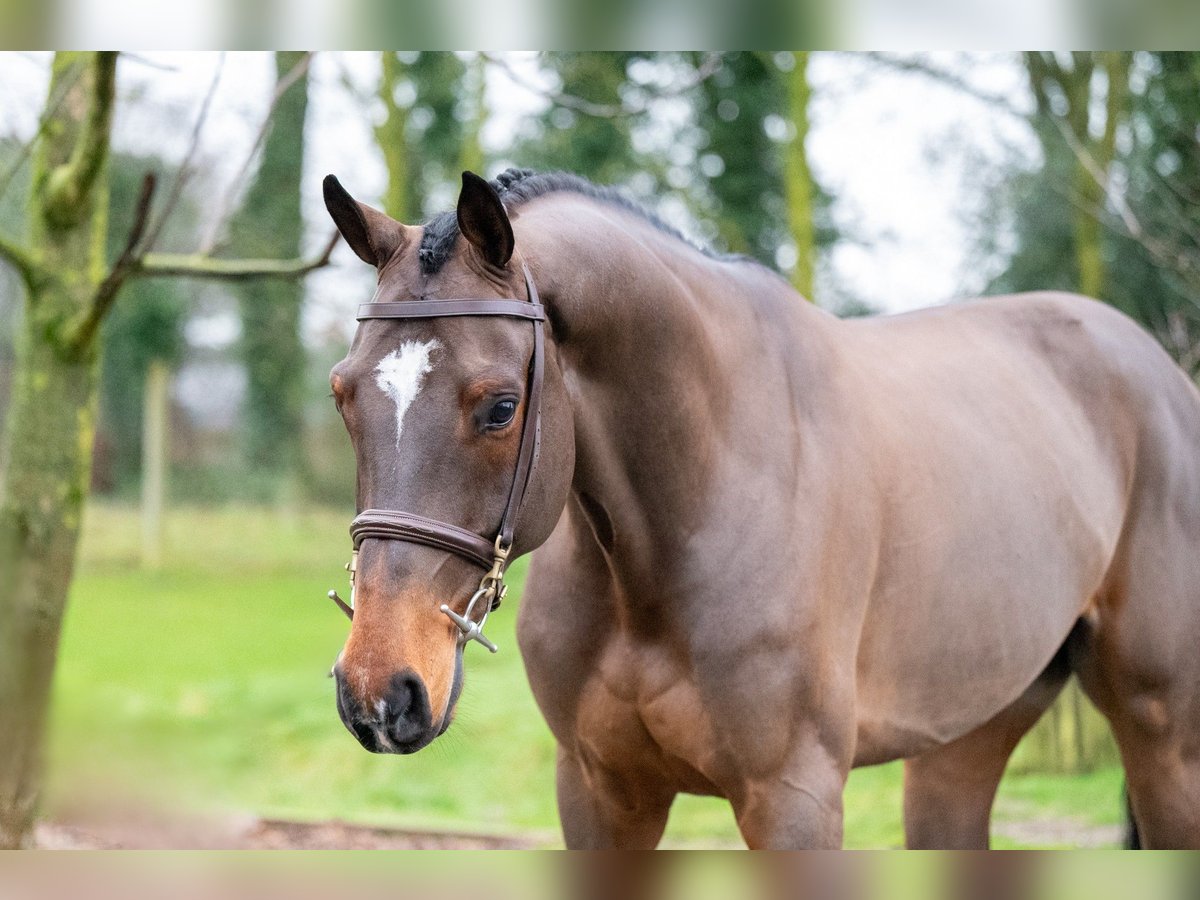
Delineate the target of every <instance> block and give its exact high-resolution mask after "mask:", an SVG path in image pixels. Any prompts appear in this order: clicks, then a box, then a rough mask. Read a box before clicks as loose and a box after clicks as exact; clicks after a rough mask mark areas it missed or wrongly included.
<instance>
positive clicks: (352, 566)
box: [326, 550, 358, 622]
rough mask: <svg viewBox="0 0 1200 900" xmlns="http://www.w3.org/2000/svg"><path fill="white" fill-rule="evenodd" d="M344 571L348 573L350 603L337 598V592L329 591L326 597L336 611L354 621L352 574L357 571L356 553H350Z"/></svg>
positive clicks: (355, 551) (353, 551)
mask: <svg viewBox="0 0 1200 900" xmlns="http://www.w3.org/2000/svg"><path fill="white" fill-rule="evenodd" d="M346 571H347V572H349V573H350V602H349V603H347V602H346V601H345V600H343V599H342V598H341V597H339V596H338V592H337V591H330V592H329V593H328V594H327V595H326V596H327V597H329V599H330V600H332V601H333V602H334V603H336V604H337V605H338V609H340V610H341V611H342V612H344V613H345V614H346V618H347V619H349V620H350V621H351V622H353V621H354V573H355V572H357V571H358V551H357V550H352V551H351V552H350V562H348V563H346Z"/></svg>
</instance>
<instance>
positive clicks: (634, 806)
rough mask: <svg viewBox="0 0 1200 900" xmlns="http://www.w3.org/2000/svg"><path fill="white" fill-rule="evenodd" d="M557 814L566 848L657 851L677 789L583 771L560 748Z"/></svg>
mask: <svg viewBox="0 0 1200 900" xmlns="http://www.w3.org/2000/svg"><path fill="white" fill-rule="evenodd" d="M557 788H558V816H559V819H560V820H561V822H562V830H563V839H564V841H565V842H566V845H567V849H568V850H653V849H654V848H655V847H656V846H658V841H659V839H660V838H661V837H662V833H663V829H665V828H666V826H667V815H668V813H669V812H670V811H671V801H672V800H674V799H675V794H674V792H673V791H668V790H667V789H665V788H663V787H662V786H661V785H659V784H657V783H654V782H652V781H650V780H649V779H647V781H646V782H644V783H643V782H641V781H635V780H628V779H617V778H614V777H613V776H611V775H608V774H596V775H594V777H590V778H589V777H588V776H587V775H585V773H584V770H583V766H582V765H581V764H580V763H579V761H578V760H577V759H576V758H575V757H574V756H573V755H571V754H570V753H568V752H566V751H565V750H563V749H562V748H561V747H560V748H559V750H558V773H557Z"/></svg>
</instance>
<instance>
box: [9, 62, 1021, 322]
mask: <svg viewBox="0 0 1200 900" xmlns="http://www.w3.org/2000/svg"><path fill="white" fill-rule="evenodd" d="M510 58H511V59H512V60H513V62H514V64H515V65H516V66H517V67H518V68H520V69H521V70H522V71H524V72H527V73H528V72H532V58H531V57H530V56H529V55H528V54H512V55H511V57H510ZM930 59H931V61H932V62H934V63H936V64H938V65H940V66H943V67H946V68H951V69H954V70H956V71H962V72H965V73H967V74H969V77H970V80H971V82H972V83H973V84H976V85H978V86H979V87H981V88H983V89H985V90H987V91H988V92H989V93H992V94H1001V95H1004V96H1007V97H1010V98H1011V102H1012V103H1013V104H1014V105H1017V106H1023V105H1024V104H1026V103H1027V99H1026V95H1025V90H1024V86H1023V80H1022V75H1021V70H1020V67H1019V66H1018V65H1017V64H1016V62H1015V60H1014V59H1013V58H1011V57H1009V56H1003V55H997V54H983V55H971V56H964V55H955V54H936V55H934V56H932V57H930ZM218 60H219V55H218V54H215V53H199V52H190V53H147V54H142V55H140V57H138V58H133V59H128V58H127V59H126V60H125V61H124V62H123V63H122V68H121V70H120V76H119V77H120V91H121V95H122V97H125V98H130V99H133V98H140V99H144V100H146V101H152V102H146V103H135V102H131V103H124V104H121V105H120V106H119V107H118V110H119V112H118V119H117V124H116V142H117V145H118V146H119V147H121V148H123V149H127V150H134V151H141V152H150V151H154V152H158V153H160V154H162V155H164V156H166V157H168V158H172V159H177V158H179V157H181V156H182V154H183V152H184V150H185V149H186V146H187V143H188V140H189V137H190V133H191V128H192V123H193V121H194V118H195V116H196V113H197V111H198V109H199V105H200V102H201V99H202V98H203V96H204V94H205V91H206V90H207V88H208V84H209V82H210V80H211V78H212V74H213V72H214V70H215V67H216V65H217V64H218ZM47 62H48V57H47V55H45V54H30V53H0V85H3V87H4V90H3V91H0V134H12V133H14V132H15V133H16V134H18V135H21V136H27V135H28V134H30V133H31V132H32V129H33V128H34V127H35V125H36V119H37V115H38V113H39V111H40V108H41V104H42V101H43V99H44V93H45V89H46V79H47V77H48V73H47ZM377 65H378V63H377V55H376V54H373V53H321V54H318V55H317V56H316V58H315V61H314V66H313V71H312V78H311V91H312V92H311V96H310V115H309V121H308V143H307V145H306V162H305V168H306V173H307V174H306V178H305V183H304V189H303V190H304V204H303V208H304V212H305V216H306V220H307V222H308V235H307V241H308V243H309V244H310V245H312V246H314V247H315V246H316V245H318V244H320V243H321V242H322V241H323V240H324V239H325V237H326V236H327V234H328V233H329V230H330V228H331V225H330V223H329V221H328V217H327V215H326V213H325V211H324V207H323V205H322V202H321V199H320V181H321V178H322V177H323V176H324V175H325V174H326V173H328V172H335V173H336V174H337V175H338V176H339V178H341V180H342V181H343V183H344V184H346V185H347V187H348V188H349V189H350V190H351V191H352V192H353V193H354V194H355V195H356V196H358V197H359V198H360V199H363V200H366V201H367V202H370V201H371V200H373V199H376V198H378V196H379V195H380V193H381V192H382V189H383V186H384V169H383V164H382V160H381V158H380V156H379V152H378V149H377V148H376V147H375V144H374V138H373V135H372V132H371V126H372V122H371V121H370V112H369V109H368V108H367V107H365V106H363V105H362V104H360V103H358V102H357V101H355V100H354V99H353V98H352V97H351V96H350V94H349V93H348V91H347V88H346V86H345V84H344V79H345V78H348V79H349V81H350V82H352V83H356V84H357V85H359V87H360V88H361V89H362V91H363V92H365V93H368V94H369V93H370V91H371V89H372V86H373V85H372V82H373V78H374V73H375V71H376V67H377ZM273 75H274V68H273V61H272V59H271V56H270V54H267V53H259V52H250V53H229V54H226V55H225V64H224V69H223V72H222V76H221V82H220V85H219V88H218V92H217V94H216V96H215V99H214V103H213V107H212V112H211V113H210V117H209V122H208V126H207V128H206V130H205V132H204V138H203V143H202V154H203V158H204V160H205V162H206V164H207V165H208V166H209V167H210V169H211V171H212V173H213V176H214V178H215V180H216V183H217V184H220V185H222V188H221V190H220V191H218V192H217V196H215V197H214V198H213V201H212V204H211V206H210V212H215V211H216V210H217V209H219V208H220V205H221V203H220V195H221V194H222V193H223V192H224V190H225V187H224V186H225V185H228V184H230V183H232V182H233V181H234V180H235V178H236V176H237V173H238V172H239V171H240V169H241V168H242V166H243V164H244V162H245V160H246V156H247V153H248V151H249V148H250V145H251V143H252V141H253V139H254V134H255V132H256V130H257V127H258V123H259V122H260V120H261V116H262V112H263V110H264V108H265V105H266V102H267V99H268V97H269V95H270V92H271V83H272V79H273ZM810 77H811V80H812V83H813V105H812V109H811V119H812V124H811V130H810V135H809V143H808V152H809V156H810V161H811V165H812V168H813V171H814V174H815V175H816V177H817V178H818V180H819V181H820V183H821V184H822V185H824V187H825V188H826V189H827V190H829V191H830V192H831V193H832V195H833V196H834V198H835V215H836V216H837V218H838V220H839V221H840V222H842V223H848V224H851V225H852V226H853V229H854V231H855V232H856V233H857V234H858V235H859V236H861V237H864V238H866V239H868V241H869V243H867V244H865V245H861V246H860V245H846V246H843V247H840V248H839V249H837V250H836V252H835V253H833V254H832V257H831V259H829V260H827V261H826V262H827V263H828V265H829V267H830V270H829V271H827V272H826V273H825V274H824V276H823V277H824V278H826V279H828V278H833V279H835V280H836V281H837V282H838V283H840V284H842V285H844V286H845V287H846V288H847V289H848V290H849V291H850V292H851V293H853V294H854V295H856V296H857V297H858V298H859V299H862V300H864V301H866V302H867V303H869V304H871V305H872V306H874V307H876V308H879V309H883V310H888V311H899V310H904V309H911V308H916V307H920V306H927V305H931V304H935V303H941V302H945V301H947V300H949V299H952V298H954V297H956V296H962V295H964V294H970V293H972V292H976V291H978V290H980V289H981V288H982V286H983V284H984V282H985V281H986V276H987V274H988V273H986V272H980V271H978V267H977V266H973V265H972V262H973V261H972V259H971V255H970V241H971V235H970V234H968V233H967V230H966V229H965V228H964V225H963V223H962V220H961V215H960V214H961V213H962V212H963V211H964V210H966V209H969V208H970V207H972V206H973V205H975V204H977V203H978V202H979V199H980V197H979V193H978V192H979V187H978V184H977V182H976V181H975V180H973V179H972V174H973V172H974V170H975V168H976V167H977V166H978V165H980V161H981V160H995V159H997V158H999V157H1000V156H1001V155H1003V154H1006V153H1011V152H1013V151H1014V150H1015V152H1018V153H1020V154H1023V155H1031V154H1033V153H1035V152H1036V150H1035V149H1034V147H1035V145H1034V142H1033V140H1032V136H1031V135H1029V134H1028V133H1027V130H1026V129H1025V128H1024V126H1023V125H1021V124H1020V123H1019V122H1017V121H1015V120H1014V119H1012V118H1011V117H1009V116H1007V115H1006V114H1005V113H1003V112H1000V111H998V110H996V109H994V108H992V107H989V106H987V105H985V104H984V103H982V102H980V101H977V100H974V99H971V98H969V97H967V96H965V95H964V94H963V93H962V92H960V91H956V90H954V89H952V88H949V87H945V86H942V85H939V84H936V83H933V82H931V81H930V80H928V79H926V78H924V77H922V76H919V75H906V74H898V73H895V72H892V71H889V70H884V69H881V68H879V67H878V66H877V65H876V64H874V63H871V62H870V61H867V60H864V59H862V58H857V57H855V56H854V55H853V54H848V53H836V52H829V53H817V54H814V56H813V58H812V63H811V66H810ZM488 102H489V106H490V107H491V109H492V110H493V118H492V120H491V121H490V122H489V123H488V126H487V128H486V130H485V132H484V139H485V143H487V144H488V145H489V149H492V150H497V151H503V148H504V146H505V144H506V142H507V139H508V135H509V134H510V133H511V129H512V126H513V124H514V123H515V121H516V120H517V119H518V118H519V117H520V116H521V115H522V114H525V113H528V112H531V111H536V110H537V109H539V108H541V106H542V105H543V103H544V101H543V100H542V99H541V98H540V97H538V96H537V95H536V94H533V93H532V92H530V91H528V90H526V89H524V88H523V87H521V86H520V85H517V84H514V83H513V82H512V81H510V80H509V79H508V78H507V76H505V75H504V74H503V73H502V72H500V71H498V70H495V69H491V70H490V74H489V84H488ZM164 107H165V108H167V109H168V110H170V111H171V112H170V113H168V114H164V112H163V110H164ZM517 162H519V160H517ZM584 174H586V173H584ZM170 249H177V250H184V249H192V248H170ZM335 261H336V262H337V265H336V266H334V267H333V268H331V269H329V270H326V271H322V272H318V273H316V274H315V275H314V276H312V277H310V279H309V281H308V291H309V298H310V309H309V310H308V316H307V325H308V327H309V330H310V333H311V334H312V336H314V337H315V336H317V335H318V334H321V333H326V334H327V333H329V332H331V331H332V332H334V333H337V331H338V330H342V331H345V330H347V329H350V328H351V327H352V325H353V318H352V313H351V311H352V310H353V308H354V306H355V304H357V303H358V302H360V301H361V300H362V298H363V297H365V296H366V295H367V294H368V293H369V291H370V286H371V272H370V271H369V270H368V268H367V267H366V266H364V265H362V264H361V263H359V262H358V260H357V259H356V258H355V257H354V256H353V254H352V253H350V251H349V250H348V249H347V248H346V247H345V246H344V245H343V246H342V247H340V248H339V251H338V253H337V254H336V256H335ZM824 283H825V284H826V285H827V284H828V281H825V282H824ZM817 293H818V297H820V294H821V293H822V289H821V282H819V283H818V291H817Z"/></svg>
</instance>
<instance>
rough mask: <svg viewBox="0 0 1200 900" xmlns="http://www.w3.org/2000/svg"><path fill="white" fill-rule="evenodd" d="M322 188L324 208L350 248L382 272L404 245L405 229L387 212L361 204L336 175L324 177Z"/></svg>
mask: <svg viewBox="0 0 1200 900" xmlns="http://www.w3.org/2000/svg"><path fill="white" fill-rule="evenodd" d="M322 189H323V191H324V194H325V208H326V209H327V210H329V215H330V216H331V217H332V218H333V223H334V224H335V225H337V227H338V231H340V232H341V233H342V237H344V238H345V239H346V243H347V244H349V245H350V249H351V250H353V251H354V252H355V253H357V254H358V258H359V259H361V260H362V261H363V262H365V263H370V264H371V265H373V266H377V267H378V268H381V269H382V268H383V266H384V264H385V263H386V262H387V261H388V260H389V259H391V258H392V254H393V253H395V252H396V250H397V249H399V247H400V246H401V245H402V244H403V243H404V241H405V232H406V229H405V227H404V226H403V225H401V224H400V223H399V222H397V221H396V220H395V219H393V218H392V217H391V216H389V215H387V214H386V213H382V212H380V211H379V210H377V209H372V208H371V207H370V206H367V205H366V204H365V203H359V202H358V201H357V200H355V199H354V198H353V197H351V196H350V194H349V193H348V192H347V191H346V189H345V188H344V187H342V183H341V182H340V181H338V180H337V178H335V177H334V176H333V175H326V176H325V181H324V182H323V184H322Z"/></svg>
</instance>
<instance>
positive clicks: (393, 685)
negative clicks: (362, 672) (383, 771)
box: [333, 666, 444, 753]
mask: <svg viewBox="0 0 1200 900" xmlns="http://www.w3.org/2000/svg"><path fill="white" fill-rule="evenodd" d="M333 674H334V677H335V678H336V680H337V708H338V715H339V716H341V719H342V723H343V724H344V725H345V726H346V728H347V730H349V732H350V733H351V734H352V735H354V736H355V737H356V738H358V742H359V743H360V744H362V745H363V747H365V748H366V749H367V750H370V751H371V752H372V753H416V752H417V751H418V750H420V749H421V748H422V747H425V746H426V745H428V744H429V743H430V741H432V740H433V739H434V738H435V737H437V736H438V735H439V734H440V733H441V732H442V731H443V730H444V729H441V728H438V727H437V726H436V725H435V723H434V722H433V715H432V712H431V710H430V707H429V693H428V691H426V689H425V682H423V681H422V680H421V679H420V677H419V676H417V674H416V673H415V672H413V671H412V670H411V669H405V670H404V671H402V672H397V673H396V674H395V675H393V676H392V679H391V682H390V683H389V685H388V690H387V693H386V694H385V695H384V696H383V697H382V698H380V699H379V700H377V701H376V702H375V706H374V708H373V709H367V708H365V707H364V706H363V704H362V703H360V702H359V701H358V700H357V699H356V698H355V696H354V694H353V692H352V691H351V690H350V688H349V686H348V685H347V683H346V679H345V678H344V677H343V675H342V670H341V667H340V666H335V667H334V670H333Z"/></svg>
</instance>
